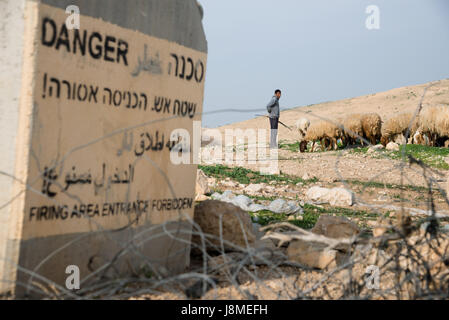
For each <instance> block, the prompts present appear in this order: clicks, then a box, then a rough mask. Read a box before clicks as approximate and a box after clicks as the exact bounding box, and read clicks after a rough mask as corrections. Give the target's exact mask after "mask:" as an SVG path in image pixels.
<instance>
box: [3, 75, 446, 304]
mask: <svg viewBox="0 0 449 320" xmlns="http://www.w3.org/2000/svg"><path fill="white" fill-rule="evenodd" d="M437 83H438V82H435V83H432V84H431V85H429V86H427V87H426V88H425V89H424V92H423V95H422V97H421V99H420V102H419V105H418V107H417V109H416V110H415V112H414V115H413V119H416V117H418V116H419V114H420V111H421V109H422V105H423V101H424V99H425V94H426V92H427V90H428V89H429V88H430V87H431V86H434V85H436V84H437ZM264 111H265V110H264V109H263V108H262V109H249V110H242V109H223V110H219V111H212V112H204V113H203V114H202V115H203V116H204V115H214V114H220V113H227V112H264ZM290 111H292V110H290ZM293 111H295V112H298V113H299V114H303V115H304V116H307V117H310V116H313V117H316V118H318V119H320V120H323V121H328V122H330V123H333V124H334V125H337V126H339V127H340V129H342V130H347V128H344V127H343V126H341V124H339V123H337V122H336V121H335V119H330V118H327V117H323V116H319V115H316V114H314V113H313V112H312V113H310V112H304V111H301V110H300V109H295V110H293ZM197 116H200V115H199V114H198V115H197ZM178 118H180V116H173V117H167V118H163V119H158V120H152V121H146V122H142V123H141V124H137V125H134V126H130V127H126V128H121V129H117V130H114V131H112V132H110V133H108V134H105V135H104V136H102V137H98V138H96V139H92V140H91V141H88V142H86V143H85V144H83V145H80V146H77V147H75V148H73V149H71V150H69V151H68V152H67V153H66V154H64V155H62V156H61V157H60V158H59V159H56V160H55V162H54V163H53V164H52V166H51V168H48V169H50V170H51V169H54V170H59V171H58V172H59V174H61V173H62V172H63V169H64V163H65V162H66V160H67V159H69V158H70V156H71V155H73V154H74V153H76V152H77V151H80V150H83V149H85V148H88V147H92V146H94V145H96V144H98V143H100V142H102V141H104V140H107V139H110V138H112V137H116V136H117V135H120V134H126V133H129V132H132V131H133V130H135V129H137V128H142V127H151V126H155V125H157V124H161V123H165V122H168V121H171V120H175V119H178ZM412 123H413V121H412V122H410V124H409V128H408V130H407V133H406V140H405V142H404V147H403V148H402V151H401V159H400V160H399V162H397V163H396V162H394V161H395V160H392V159H391V158H389V157H388V156H387V155H384V154H383V153H382V152H377V151H376V156H379V157H381V158H382V159H384V160H388V161H391V162H392V163H393V167H392V168H389V169H385V170H381V171H380V172H378V173H376V174H375V175H374V176H373V177H371V178H370V179H369V180H368V182H369V181H375V180H376V179H378V178H379V177H382V176H384V175H386V174H388V173H389V172H391V170H399V171H400V184H399V185H398V186H399V187H400V186H404V185H405V182H406V181H408V183H410V184H411V185H413V184H414V181H413V180H412V179H411V178H410V177H408V176H407V172H406V169H407V171H409V172H414V173H415V174H419V175H420V176H421V177H422V178H423V179H424V181H425V184H426V186H425V187H426V189H427V195H426V196H427V199H426V203H427V206H428V208H427V210H422V209H419V208H413V207H409V208H407V207H406V206H405V205H404V203H401V206H394V205H389V204H382V205H376V204H372V203H368V202H366V201H364V200H363V199H362V198H361V197H359V196H358V195H357V192H356V191H354V195H355V202H356V203H357V205H358V206H366V207H369V208H370V210H372V211H373V212H375V213H378V214H379V215H382V210H393V211H396V212H399V213H400V217H399V218H398V219H397V221H396V222H394V221H393V220H392V219H390V220H389V221H388V223H382V224H379V225H378V227H381V228H384V229H385V232H384V233H383V234H382V235H381V236H374V237H370V238H366V236H365V235H364V234H360V235H357V236H354V237H352V238H348V239H334V238H329V237H327V236H324V235H317V234H315V233H313V232H311V231H308V230H304V229H301V228H299V227H296V226H294V225H292V224H290V223H276V224H272V225H268V226H266V227H265V228H263V229H262V230H261V231H262V232H264V233H265V235H264V236H263V237H262V238H261V239H258V240H257V241H267V240H268V241H271V243H272V244H273V247H270V246H268V247H262V248H255V247H254V244H252V243H251V242H250V241H249V239H248V234H247V229H246V228H245V226H244V221H242V219H241V218H240V217H239V216H237V215H236V218H237V219H238V222H239V225H236V226H235V232H239V231H240V232H241V233H242V234H243V237H244V240H245V246H239V245H237V244H235V243H233V242H232V241H229V240H227V239H225V238H224V236H223V232H224V231H223V228H224V225H223V223H224V222H223V221H222V219H223V217H222V216H220V219H219V226H218V229H219V233H218V235H214V234H207V233H205V232H203V231H202V230H201V227H200V225H199V224H198V223H197V222H195V220H194V219H191V217H190V216H189V215H187V214H185V212H183V211H182V210H180V209H176V212H177V219H175V220H173V221H169V222H165V223H161V224H158V225H146V226H145V227H144V228H142V229H135V227H136V224H137V223H138V221H139V220H140V219H142V218H144V217H143V216H141V214H139V213H136V216H135V217H129V221H128V223H127V224H126V225H125V226H123V227H121V228H119V229H117V230H109V229H106V228H105V227H104V226H103V225H102V224H101V223H99V222H98V221H96V220H95V219H92V218H91V217H87V218H88V219H89V221H90V222H91V223H92V226H93V227H94V228H95V229H96V230H98V231H96V233H99V234H101V235H102V236H104V241H108V242H110V243H113V244H114V246H115V247H116V249H114V252H109V253H108V254H107V256H110V257H111V258H109V259H107V261H103V262H102V263H101V264H100V265H99V266H96V267H94V266H91V265H89V270H90V271H91V272H90V274H88V275H86V276H85V277H83V278H82V281H81V289H80V290H77V291H72V290H68V289H67V288H65V287H64V286H62V285H61V284H57V283H55V282H54V281H52V280H50V279H48V278H46V277H44V276H43V275H41V274H40V272H41V269H42V267H43V266H44V265H45V264H47V263H49V262H50V261H52V260H53V259H58V255H59V254H61V253H63V252H68V250H69V249H70V248H71V247H72V246H75V245H78V244H79V243H83V240H85V238H86V237H88V236H89V233H86V234H81V235H79V236H76V237H75V238H73V239H72V240H70V241H68V242H66V243H64V244H63V245H62V246H59V247H58V248H56V249H55V250H53V251H52V252H51V253H50V254H48V255H47V256H45V257H42V259H41V261H40V263H39V264H37V265H36V266H35V267H34V268H33V269H32V270H30V269H26V268H24V267H22V266H20V265H16V264H15V262H14V261H12V260H10V259H8V258H7V257H3V258H1V259H2V261H4V262H5V263H9V264H12V265H13V266H14V267H15V268H17V270H18V272H21V273H24V274H26V275H28V278H27V281H26V282H22V281H17V282H15V283H14V284H15V285H16V286H18V287H23V288H25V292H26V293H27V294H30V295H32V294H36V295H38V296H40V297H42V298H47V299H93V298H96V299H97V298H101V299H129V298H156V297H159V296H161V297H167V298H176V299H200V298H207V299H226V298H233V299H248V300H254V299H392V298H393V299H447V298H448V296H449V272H448V268H447V267H448V266H449V255H448V254H449V239H448V235H447V233H446V232H444V231H442V230H441V228H439V225H440V222H441V221H445V219H447V218H448V211H443V210H441V209H439V210H437V209H436V206H435V197H436V193H435V192H433V191H437V192H438V193H439V195H440V197H441V198H442V199H443V200H444V201H445V203H446V204H449V200H448V198H447V194H446V192H445V188H444V187H443V186H442V185H440V183H439V181H438V180H437V179H435V178H434V177H433V176H432V175H438V176H440V177H443V176H445V175H444V173H442V172H440V171H439V170H436V169H433V168H431V167H430V166H428V165H427V164H425V163H424V162H422V161H420V160H419V159H416V158H414V157H413V156H412V155H410V154H407V153H406V151H405V149H406V148H405V145H406V142H407V138H408V135H409V134H410V130H411V126H412ZM348 131H349V130H348ZM349 133H351V134H354V135H357V133H354V132H350V131H349ZM358 138H359V139H360V140H361V141H364V142H365V144H367V145H370V144H369V141H368V140H366V139H365V137H362V136H358ZM235 147H237V148H238V147H240V146H238V145H235ZM31 156H32V158H33V159H34V161H35V162H36V164H37V167H38V168H39V174H38V175H37V176H36V177H32V178H31V179H29V182H28V183H26V182H25V181H21V180H20V179H18V178H17V177H15V176H14V175H12V174H10V173H8V172H4V171H0V175H3V176H4V177H7V178H9V179H12V180H13V181H14V182H15V183H18V184H20V185H21V186H22V187H23V190H22V191H21V192H19V193H17V194H15V195H13V196H12V197H11V199H10V200H9V201H7V202H6V203H3V204H0V208H1V209H3V210H5V209H9V206H11V204H12V203H13V202H14V201H15V200H17V199H18V198H19V197H20V196H21V195H22V194H23V192H25V191H28V192H31V193H34V194H37V195H40V196H42V197H45V198H46V199H47V200H48V201H50V203H52V204H55V205H61V204H62V203H61V202H59V201H58V200H57V199H54V198H50V197H48V196H47V195H46V194H43V193H42V191H41V190H37V189H36V188H35V185H36V182H39V181H47V182H50V181H49V180H48V177H46V175H45V170H44V168H43V167H42V165H41V164H40V162H39V159H38V157H37V155H36V154H35V153H33V152H31ZM223 160H224V159H223ZM261 160H264V161H266V160H270V158H269V157H267V158H264V159H258V161H261ZM140 161H142V162H146V163H148V164H149V165H150V166H151V167H152V168H154V169H155V171H156V172H158V174H159V178H160V179H161V181H163V183H164V184H165V185H166V188H167V189H168V190H169V193H170V195H171V197H173V198H177V194H176V188H175V185H174V181H171V180H170V178H169V176H168V175H167V173H166V172H165V171H164V169H163V168H161V166H160V165H158V163H157V161H156V160H154V159H152V158H151V157H150V156H148V155H146V154H145V155H142V157H140V158H138V159H136V160H135V161H134V162H133V165H136V164H137V163H138V162H140ZM279 161H286V162H288V161H297V158H295V157H288V158H283V159H279ZM343 161H344V160H342V154H341V153H337V154H336V162H335V167H334V171H335V174H336V175H337V177H338V181H339V182H341V183H343V185H344V187H345V188H347V189H349V190H351V189H352V185H351V183H349V181H348V180H347V179H345V177H344V175H343V170H344V168H342V167H340V165H341V163H342V162H343ZM412 165H413V166H412ZM51 182H52V183H53V184H54V185H55V186H57V187H58V188H60V189H61V190H63V189H64V188H63V186H62V185H61V184H59V183H57V182H55V181H51ZM192 188H193V186H192ZM365 188H367V187H366V186H363V188H362V191H361V192H362V193H363V192H364V190H365ZM399 189H400V191H401V192H404V191H403V189H401V188H399ZM63 192H64V194H65V195H66V196H67V197H68V198H69V199H71V200H73V201H75V202H76V203H78V204H82V203H83V199H81V198H80V196H78V195H76V194H72V193H70V192H68V191H67V190H65V191H63ZM130 194H131V187H130V186H129V185H128V186H127V191H126V195H125V196H126V199H127V201H129V200H130ZM105 200H106V201H108V200H110V199H109V198H108V196H107V195H106V199H105ZM329 211H330V212H332V211H333V209H332V208H329ZM77 213H78V214H81V213H80V212H79V211H77ZM410 216H419V217H421V216H425V218H422V219H418V220H412V219H407V217H408V218H410ZM385 220H388V219H385ZM406 224H407V225H406ZM173 225H174V226H175V227H174V228H173ZM422 226H425V228H423V227H422ZM125 230H127V231H130V234H131V236H130V237H129V239H128V240H127V241H125V242H123V241H120V240H119V239H118V238H116V237H114V236H113V235H114V234H117V233H119V232H122V231H125ZM407 230H408V231H407ZM193 237H197V238H199V239H200V241H199V243H195V242H193V241H192V240H191V239H192V238H193ZM158 238H169V239H171V240H172V242H171V243H170V246H169V247H168V248H167V250H166V257H165V258H163V259H162V260H164V261H170V259H169V258H170V257H174V256H178V255H182V254H185V252H184V251H183V249H182V248H181V249H177V248H175V243H181V244H183V245H184V247H191V250H192V256H191V260H192V261H191V262H192V263H191V266H190V268H189V269H188V270H187V271H186V272H182V273H180V274H175V275H173V274H170V272H169V271H168V270H164V268H161V265H163V264H164V263H161V261H156V260H155V259H154V257H148V256H146V255H145V253H144V251H142V250H141V248H142V247H143V246H145V244H148V243H151V242H152V241H153V240H155V239H158ZM295 241H306V242H312V243H318V244H321V245H324V246H325V247H324V248H325V249H323V250H337V249H336V248H338V247H340V246H342V245H344V246H345V247H346V248H347V252H345V253H344V257H345V262H344V263H342V264H339V265H337V266H333V267H331V266H328V267H326V268H323V269H316V268H312V267H310V266H307V265H304V264H300V263H297V262H293V261H289V257H288V254H287V252H286V248H285V246H286V245H289V244H291V243H294V242H295ZM217 243H218V244H219V245H217ZM276 245H277V246H276ZM127 255H129V256H130V257H131V258H130V259H133V260H135V261H138V262H140V264H141V266H142V267H141V268H140V269H139V270H134V267H133V266H130V269H131V270H133V276H129V274H128V275H127V276H123V275H122V274H121V272H120V271H119V269H120V268H116V265H117V264H118V263H119V262H120V261H121V258H123V257H124V256H127ZM89 260H90V261H91V260H92V261H93V260H95V257H94V256H92V257H89ZM164 261H162V262H164ZM92 264H93V263H92ZM137 264H138V263H133V265H137ZM372 265H374V266H376V267H377V268H378V270H379V274H380V287H379V288H378V289H369V288H368V287H367V281H366V272H365V271H366V269H367V268H368V267H369V266H372ZM148 273H149V275H148ZM0 281H3V282H8V280H6V279H0ZM4 297H8V295H5V296H4Z"/></svg>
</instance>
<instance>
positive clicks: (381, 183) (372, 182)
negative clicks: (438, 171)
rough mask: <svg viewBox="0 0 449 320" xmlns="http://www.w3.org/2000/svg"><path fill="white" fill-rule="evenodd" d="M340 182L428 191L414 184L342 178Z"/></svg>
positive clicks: (370, 186)
mask: <svg viewBox="0 0 449 320" xmlns="http://www.w3.org/2000/svg"><path fill="white" fill-rule="evenodd" d="M340 182H346V183H348V184H352V185H359V186H363V187H365V188H376V189H384V188H387V189H399V190H407V191H417V192H423V191H425V192H428V190H429V189H428V188H426V187H421V186H414V185H396V184H391V183H383V182H376V181H360V180H344V181H340Z"/></svg>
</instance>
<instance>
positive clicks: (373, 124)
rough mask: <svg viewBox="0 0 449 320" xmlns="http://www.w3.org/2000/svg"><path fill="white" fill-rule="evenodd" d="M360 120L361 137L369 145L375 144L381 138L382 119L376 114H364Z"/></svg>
mask: <svg viewBox="0 0 449 320" xmlns="http://www.w3.org/2000/svg"><path fill="white" fill-rule="evenodd" d="M360 120H361V122H362V130H363V137H364V138H365V139H366V140H368V141H369V142H370V143H371V144H376V143H377V141H378V140H379V139H380V138H381V136H382V132H381V130H382V118H381V117H380V116H379V115H378V114H377V113H366V114H363V115H362V116H361V119H360ZM362 145H363V140H362Z"/></svg>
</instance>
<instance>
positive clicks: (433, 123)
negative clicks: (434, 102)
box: [419, 106, 449, 146]
mask: <svg viewBox="0 0 449 320" xmlns="http://www.w3.org/2000/svg"><path fill="white" fill-rule="evenodd" d="M419 124H420V129H421V130H422V132H423V134H426V135H427V136H428V137H429V139H430V145H431V146H437V145H442V144H443V143H444V141H445V140H446V139H447V137H449V107H447V106H430V107H426V108H423V109H422V110H421V113H420V115H419Z"/></svg>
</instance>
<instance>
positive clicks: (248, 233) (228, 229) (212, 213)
mask: <svg viewBox="0 0 449 320" xmlns="http://www.w3.org/2000/svg"><path fill="white" fill-rule="evenodd" d="M220 219H221V223H222V232H223V233H222V236H223V241H224V249H225V251H236V250H237V251H238V248H239V247H240V248H243V249H246V248H247V242H246V240H247V241H248V245H250V246H252V245H253V244H254V243H255V241H256V235H255V234H254V229H253V224H252V222H251V217H250V216H249V214H248V213H247V212H246V211H244V210H242V209H241V208H239V207H237V206H235V205H233V204H231V203H227V202H221V201H217V200H207V201H204V202H202V203H200V204H199V205H198V206H196V207H195V213H194V221H195V222H196V223H197V224H198V225H199V227H200V228H201V230H202V232H203V234H204V236H205V238H206V239H207V241H206V248H207V249H208V250H212V251H221V241H220ZM195 232H198V230H194V233H195ZM245 239H246V240H245ZM227 241H229V242H230V243H226V242H227ZM192 242H194V243H195V244H197V245H199V246H200V247H201V238H200V236H199V235H194V236H193V238H192Z"/></svg>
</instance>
